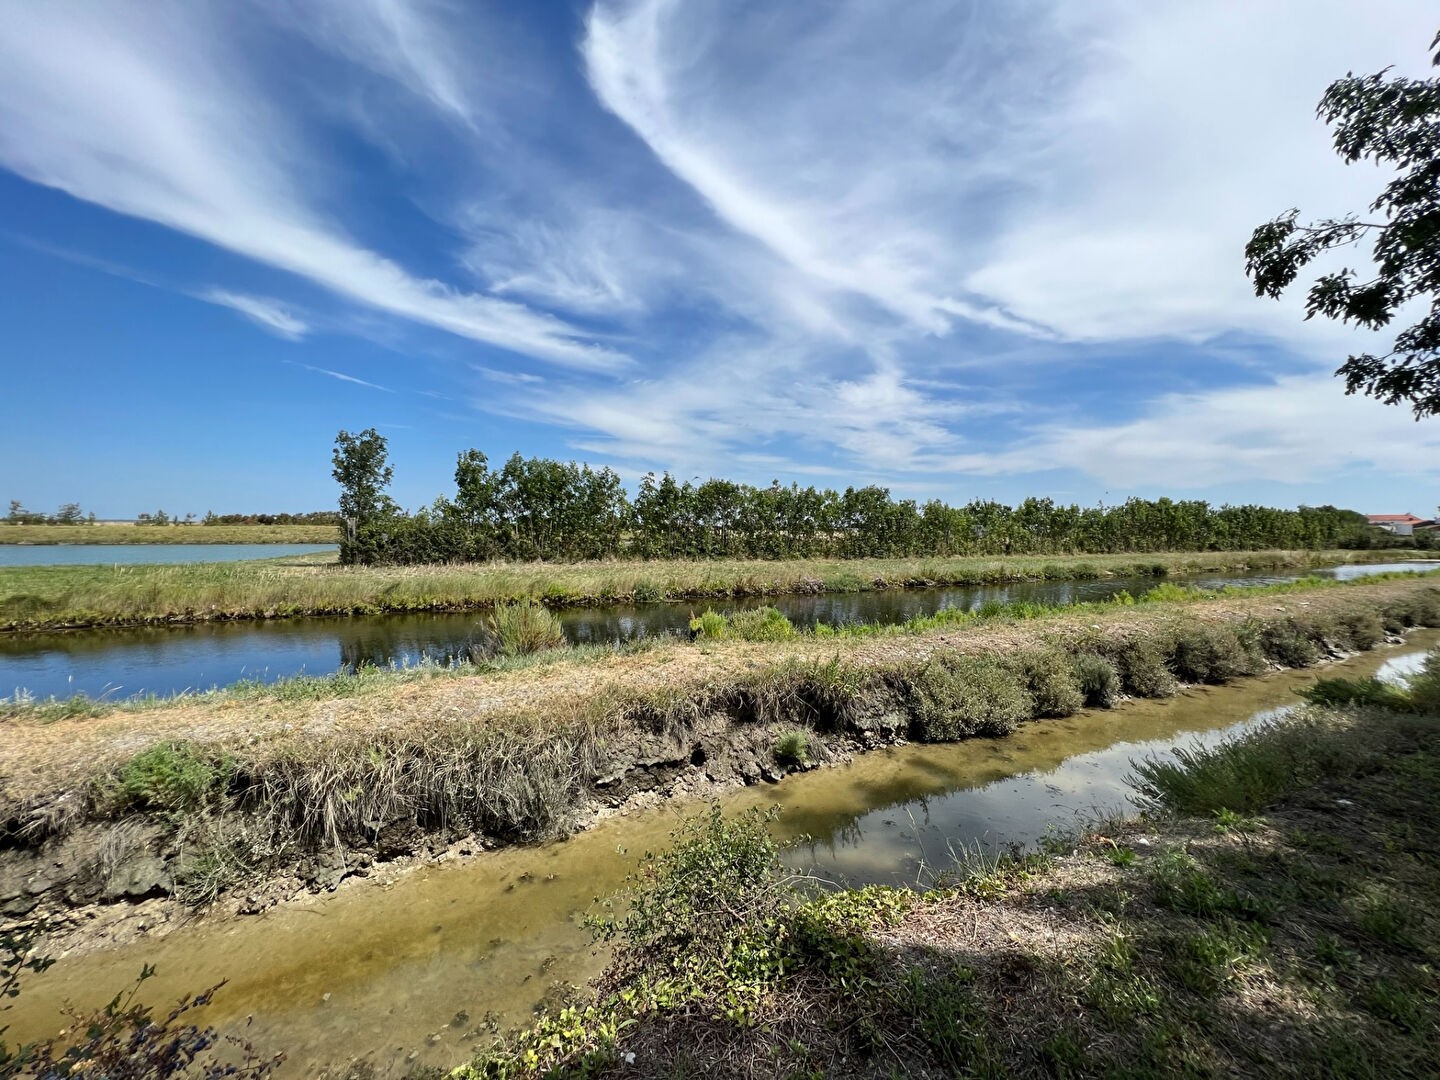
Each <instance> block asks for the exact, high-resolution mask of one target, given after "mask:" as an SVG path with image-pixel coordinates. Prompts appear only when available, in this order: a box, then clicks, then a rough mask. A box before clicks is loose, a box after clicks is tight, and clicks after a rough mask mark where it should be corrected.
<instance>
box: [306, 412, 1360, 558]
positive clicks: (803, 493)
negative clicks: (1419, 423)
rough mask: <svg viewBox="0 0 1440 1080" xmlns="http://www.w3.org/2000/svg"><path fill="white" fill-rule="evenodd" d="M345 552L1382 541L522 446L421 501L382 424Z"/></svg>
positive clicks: (352, 491) (913, 551) (496, 553)
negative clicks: (409, 489) (400, 484)
mask: <svg viewBox="0 0 1440 1080" xmlns="http://www.w3.org/2000/svg"><path fill="white" fill-rule="evenodd" d="M332 463H333V465H334V469H333V472H332V475H333V476H334V477H335V479H336V481H337V482H338V483H339V484H340V490H341V494H340V517H341V518H342V521H343V524H344V530H343V538H342V541H341V546H340V557H341V561H342V562H345V563H352V564H354V563H359V564H416V563H445V562H482V561H488V560H492V559H512V560H534V559H542V560H548V561H557V562H559V561H575V560H580V559H602V558H638V559H714V558H747V559H789V558H812V557H830V558H867V557H897V556H928V555H935V556H943V555H1049V554H1054V555H1060V554H1091V553H1094V554H1102V553H1119V552H1160V551H1206V550H1211V551H1227V550H1228V551H1239V550H1251V549H1261V548H1324V547H1369V546H1372V544H1377V543H1380V542H1381V541H1380V540H1379V538H1377V537H1376V536H1375V530H1373V529H1372V528H1371V527H1370V525H1369V523H1368V522H1367V521H1366V519H1365V516H1364V515H1362V514H1359V513H1356V512H1355V511H1352V510H1340V509H1337V508H1335V507H1333V506H1320V507H1307V506H1302V507H1300V508H1299V509H1297V510H1274V509H1270V508H1268V507H1263V506H1249V505H1247V506H1220V507H1212V506H1211V505H1209V504H1208V503H1206V502H1203V501H1199V500H1185V501H1175V500H1171V499H1157V500H1153V501H1152V500H1146V499H1128V500H1127V501H1126V502H1124V503H1122V504H1121V505H1119V506H1111V507H1106V506H1098V507H1088V508H1082V507H1079V506H1075V505H1062V504H1057V503H1056V502H1054V501H1053V500H1051V499H1048V498H1044V499H1034V498H1032V499H1026V500H1025V501H1024V502H1022V503H1021V504H1020V505H1019V506H1016V507H1010V506H1006V505H1004V504H1002V503H997V502H993V501H989V500H975V501H972V502H970V503H968V504H966V505H964V506H949V505H947V504H945V503H943V502H941V501H940V500H938V499H932V500H930V501H929V502H926V503H923V504H921V503H917V502H915V501H914V500H911V499H895V498H892V497H891V495H890V492H889V490H888V489H886V488H883V487H875V486H868V487H862V488H856V487H847V488H846V489H845V490H844V491H843V492H837V491H834V490H830V489H824V490H821V489H817V488H814V487H804V488H802V487H800V486H799V485H798V484H790V485H789V486H788V487H787V486H784V485H782V484H780V483H779V482H778V481H777V482H775V483H774V484H772V485H771V486H769V487H764V488H759V487H752V486H750V485H748V484H737V483H734V482H732V481H729V480H716V479H711V480H706V481H704V482H703V483H699V484H693V483H690V482H686V483H683V484H681V483H677V482H676V480H675V478H674V477H672V476H671V475H670V474H669V473H665V474H662V475H661V476H658V477H657V476H656V475H655V474H654V473H649V474H647V475H646V476H645V477H644V479H642V480H641V481H640V484H639V486H638V489H637V491H636V493H635V497H634V498H633V499H631V498H630V497H628V496H627V494H626V492H625V489H624V488H623V487H622V486H621V483H620V477H619V476H618V475H617V474H616V473H615V472H614V471H613V470H612V469H608V468H600V469H595V468H592V467H591V466H589V465H583V464H577V463H575V462H561V461H552V460H548V459H546V458H525V457H522V456H521V455H520V454H518V453H516V454H514V455H512V456H511V457H510V458H509V459H508V460H507V461H506V462H505V464H504V465H503V466H501V467H500V468H499V469H492V468H491V466H490V462H489V459H488V458H487V457H486V456H485V455H484V454H483V453H481V452H480V451H479V450H467V451H466V452H465V453H463V454H461V455H460V456H459V459H458V461H457V462H456V467H455V486H456V491H455V495H454V496H453V497H448V498H447V497H445V496H442V497H440V498H438V499H436V500H435V502H434V503H433V504H431V505H430V506H427V507H423V508H421V509H419V510H417V511H415V512H413V513H407V512H405V511H403V510H401V509H400V508H399V507H398V506H397V505H396V504H395V503H394V502H393V500H391V498H390V496H389V495H387V494H386V493H385V488H386V487H388V486H389V484H390V481H391V479H392V477H393V469H392V468H391V466H390V465H389V464H388V462H387V450H386V442H385V439H384V437H382V436H381V435H379V434H377V433H376V432H375V430H374V429H373V428H371V429H367V430H365V431H362V432H360V433H359V434H358V435H352V434H350V433H349V432H346V431H342V432H340V433H339V435H338V436H337V438H336V441H335V452H334V455H333V457H332Z"/></svg>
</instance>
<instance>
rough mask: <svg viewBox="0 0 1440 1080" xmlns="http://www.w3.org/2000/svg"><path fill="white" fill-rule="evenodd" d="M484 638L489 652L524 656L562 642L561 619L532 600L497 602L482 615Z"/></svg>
mask: <svg viewBox="0 0 1440 1080" xmlns="http://www.w3.org/2000/svg"><path fill="white" fill-rule="evenodd" d="M483 637H484V640H485V644H486V647H487V648H488V649H489V651H490V652H492V653H497V654H499V655H500V656H525V655H528V654H530V653H537V652H544V651H545V650H546V649H559V648H562V647H563V646H564V645H565V631H564V629H563V628H562V627H561V625H560V620H559V619H557V618H556V617H555V615H554V613H553V612H551V611H550V610H549V609H548V608H546V607H545V605H543V604H537V603H535V602H534V601H532V600H522V601H520V602H519V603H516V604H496V605H495V608H494V610H492V611H491V612H490V614H489V615H487V616H486V617H485V622H484V629H483Z"/></svg>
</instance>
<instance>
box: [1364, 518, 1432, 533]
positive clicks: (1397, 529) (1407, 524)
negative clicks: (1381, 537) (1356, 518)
mask: <svg viewBox="0 0 1440 1080" xmlns="http://www.w3.org/2000/svg"><path fill="white" fill-rule="evenodd" d="M1369 521H1370V524H1371V525H1374V526H1376V527H1377V528H1380V529H1384V530H1385V531H1386V532H1388V533H1394V534H1395V535H1396V536H1410V535H1412V534H1413V533H1414V532H1415V526H1416V525H1428V524H1429V522H1428V521H1426V520H1425V519H1424V518H1418V517H1416V516H1415V515H1414V514H1370V515H1369Z"/></svg>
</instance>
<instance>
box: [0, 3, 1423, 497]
mask: <svg viewBox="0 0 1440 1080" xmlns="http://www.w3.org/2000/svg"><path fill="white" fill-rule="evenodd" d="M1431 18H1432V13H1431V12H1429V11H1428V10H1427V5H1425V4H1423V3H1421V2H1420V0H1375V3H1374V4H1372V5H1369V6H1367V7H1366V8H1365V9H1364V10H1361V9H1360V8H1357V7H1356V6H1355V5H1353V4H1350V3H1348V2H1345V0H1316V2H1315V3H1314V4H1313V5H1310V6H1308V7H1307V8H1306V13H1305V18H1303V19H1302V18H1299V17H1298V16H1297V15H1296V13H1295V11H1294V10H1293V9H1287V8H1284V7H1281V6H1274V5H1272V6H1269V7H1256V6H1255V5H1252V4H1246V3H1243V2H1242V0H1207V2H1206V3H1204V4H1196V5H1182V6H1176V5H1135V4H1131V3H1128V2H1124V0H1113V2H1112V0H1098V2H1096V3H1093V4H1087V5H1073V4H1065V3H1062V2H1061V0H1022V2H1020V3H1016V4H1009V5H996V4H987V3H984V2H982V0H913V2H912V3H908V4H907V5H906V7H905V17H904V18H897V17H896V16H895V13H894V10H893V7H892V6H890V5H885V4H881V3H877V2H875V0H835V2H834V3H827V4H824V5H804V4H795V5H775V4H773V3H766V2H763V0H755V2H748V0H596V2H594V3H593V4H590V5H588V6H587V7H586V8H584V9H583V10H577V9H573V8H571V7H569V6H566V5H532V6H529V7H526V8H524V9H523V13H521V14H509V13H507V14H505V15H504V16H503V17H502V16H500V15H497V14H496V12H495V10H494V9H493V8H491V7H490V6H480V5H465V4H456V3H453V2H446V0H354V2H353V3H351V2H346V0H254V2H253V3H251V4H248V5H243V6H225V5H194V4H185V3H180V2H175V0H158V2H156V3H153V4H139V3H125V2H122V0H115V2H113V3H105V4H94V5H86V4H82V3H79V2H78V0H76V2H61V0H57V2H56V3H53V4H46V5H30V6H22V7H20V8H18V9H17V10H16V12H14V13H12V17H11V18H10V19H8V20H7V22H6V25H4V26H3V27H0V165H3V166H5V167H7V168H9V169H11V170H12V171H14V172H16V173H17V174H19V175H20V176H23V177H25V178H27V179H29V180H31V181H34V182H35V183H38V184H43V185H48V186H50V187H52V188H55V189H58V190H60V191H64V192H68V193H69V194H71V195H73V196H75V197H76V198H78V199H82V200H86V201H89V202H91V203H94V204H96V205H99V206H102V207H106V208H108V209H110V210H113V211H115V212H117V213H119V214H125V215H129V216H131V217H135V218H139V219H142V220H144V221H148V222H153V223H156V224H158V225H162V226H165V227H167V228H169V229H173V230H176V231H178V232H182V233H185V234H187V235H189V236H192V237H197V238H199V239H202V240H204V241H206V242H208V243H210V244H213V245H216V246H217V247H219V248H222V249H224V250H226V251H228V252H231V253H234V254H237V255H240V256H243V257H244V258H245V259H248V260H251V261H253V262H255V263H258V264H261V265H262V266H263V267H264V268H268V269H270V270H281V271H285V273H284V274H275V273H269V272H265V271H263V270H262V271H261V275H263V278H262V283H260V284H256V283H255V276H249V277H246V276H242V275H239V274H237V275H234V276H226V277H221V276H219V275H217V274H216V273H213V272H211V271H210V270H209V269H208V268H207V269H206V270H205V271H204V272H203V276H201V277H200V278H199V280H202V281H205V282H223V284H214V285H211V286H207V287H206V288H203V289H197V288H196V287H195V286H194V281H195V280H196V279H195V278H194V277H190V278H188V279H187V280H186V281H185V282H184V284H182V285H179V286H164V287H167V288H175V289H176V291H183V292H187V293H189V294H190V295H195V296H197V297H199V298H200V299H204V300H206V301H207V302H211V303H219V304H222V305H224V306H227V307H230V308H233V309H234V310H236V311H238V312H239V313H241V314H242V315H244V316H245V317H246V318H248V319H250V320H251V321H253V322H255V323H257V324H258V325H260V326H262V327H263V328H265V329H266V330H267V331H269V332H272V333H276V334H278V335H280V336H282V337H288V338H290V340H292V341H295V342H297V348H296V349H295V350H289V351H293V352H294V354H295V355H297V356H300V355H303V356H307V357H310V358H311V359H316V360H319V361H320V362H319V363H314V364H312V365H309V366H310V369H311V370H313V371H315V372H316V373H318V374H321V375H325V376H327V377H330V378H335V379H340V380H342V381H349V382H352V383H358V384H360V385H364V386H368V387H372V388H375V389H379V390H387V389H388V387H387V386H384V385H381V383H389V384H391V385H393V386H396V387H401V386H403V385H404V383H402V382H400V381H397V380H398V379H399V378H400V376H396V379H391V378H388V377H385V376H379V379H380V382H377V383H369V382H366V381H365V380H360V379H356V378H355V377H353V376H347V375H345V374H343V371H342V370H341V369H343V368H345V367H347V366H348V363H347V361H346V360H344V359H341V360H336V361H331V360H329V359H327V358H326V357H324V356H322V355H320V354H319V353H318V350H320V349H322V348H324V347H325V346H326V345H327V344H331V343H333V338H334V337H335V335H333V334H330V333H325V334H320V333H316V332H315V330H316V329H320V328H323V329H326V330H330V329H337V330H340V331H343V332H348V333H355V334H360V335H361V336H366V337H369V338H373V339H375V341H376V342H378V343H379V344H381V345H383V347H384V349H385V350H386V351H387V353H389V354H393V355H395V356H396V357H397V362H398V363H403V364H407V365H408V364H410V363H412V362H413V361H415V360H423V361H424V362H426V363H427V364H429V363H430V362H431V361H435V363H434V366H433V376H434V378H435V380H436V382H437V383H441V384H442V385H443V388H444V390H445V393H443V394H441V393H440V392H439V391H438V390H437V391H432V393H435V394H436V395H437V396H440V397H446V398H453V399H456V400H469V401H470V403H471V405H472V407H473V408H474V409H475V410H476V411H483V412H487V413H490V414H492V415H491V416H490V417H487V421H495V422H496V423H497V424H499V425H500V426H499V428H498V430H500V431H505V432H509V431H517V430H518V431H520V432H521V433H522V435H523V438H524V440H526V445H534V443H533V442H530V441H529V440H531V437H532V436H535V439H536V440H537V441H538V442H539V443H541V444H544V443H545V442H546V440H548V441H549V443H550V452H553V453H556V454H568V453H570V452H574V451H583V452H585V453H587V454H594V455H598V456H600V457H602V458H604V459H605V460H607V461H612V462H616V463H623V464H625V465H626V466H627V467H628V468H630V469H631V470H632V471H633V470H643V469H646V468H671V469H673V470H676V471H684V472H686V474H687V475H690V474H691V473H695V474H702V475H708V474H711V473H727V472H733V471H735V470H737V469H743V470H747V472H748V474H749V475H750V478H752V479H760V480H767V479H769V476H770V475H775V474H776V473H779V474H781V475H785V474H795V475H807V476H840V477H845V478H846V482H849V481H850V480H867V481H876V482H882V483H907V482H919V481H923V482H924V483H926V484H931V485H934V484H937V483H940V482H941V480H942V479H943V480H944V481H945V483H947V484H953V485H955V486H959V485H965V484H971V483H978V482H981V481H986V480H988V479H989V478H995V477H1006V478H1010V479H1011V481H1012V482H1013V484H1014V486H1015V488H1016V490H1023V489H1024V486H1025V484H1026V480H1025V479H1024V478H1025V477H1029V476H1033V475H1035V474H1039V473H1048V472H1054V471H1056V470H1063V471H1068V472H1069V473H1071V474H1074V475H1072V476H1070V477H1069V478H1068V479H1067V480H1066V486H1067V488H1068V487H1069V486H1070V481H1071V480H1074V481H1075V486H1076V487H1077V488H1083V486H1084V484H1085V483H1089V482H1090V481H1093V482H1094V483H1095V484H1117V485H1127V484H1134V483H1138V482H1140V480H1141V479H1142V478H1143V476H1144V475H1146V470H1147V469H1150V468H1151V467H1152V466H1151V465H1150V464H1147V463H1158V464H1154V465H1153V468H1154V469H1155V470H1156V471H1159V470H1160V469H1162V468H1163V469H1173V470H1182V471H1183V476H1182V475H1181V474H1180V473H1176V474H1175V475H1176V476H1177V477H1179V479H1177V480H1176V481H1175V483H1174V485H1173V486H1177V487H1178V486H1181V484H1191V485H1194V484H1201V485H1205V484H1209V485H1220V484H1224V483H1227V482H1234V483H1246V482H1249V481H1251V480H1254V479H1256V478H1266V479H1274V480H1276V481H1277V482H1278V479H1279V478H1280V477H1282V476H1284V475H1286V473H1287V470H1288V471H1289V473H1290V474H1291V475H1294V476H1305V477H1311V478H1320V479H1323V475H1324V473H1325V470H1327V469H1329V470H1332V471H1333V470H1342V471H1344V470H1353V469H1356V468H1359V469H1370V470H1375V471H1379V470H1385V471H1388V472H1393V471H1394V470H1396V469H1398V468H1399V466H1400V452H1399V451H1398V450H1396V449H1395V448H1396V447H1404V446H1407V445H1421V446H1424V447H1426V448H1428V447H1429V446H1430V443H1429V442H1426V441H1425V438H1428V436H1425V437H1424V438H1422V439H1421V441H1420V442H1419V443H1418V444H1415V443H1414V441H1413V440H1412V439H1411V436H1410V433H1411V432H1412V431H1413V430H1414V429H1413V427H1412V425H1411V424H1410V422H1409V420H1408V417H1407V416H1406V415H1405V414H1404V413H1403V412H1402V411H1401V410H1385V409H1383V408H1378V407H1376V408H1373V409H1369V408H1366V409H1360V408H1358V406H1360V405H1366V404H1367V403H1360V402H1356V401H1355V400H1353V399H1344V398H1343V397H1342V396H1341V394H1340V390H1339V388H1338V387H1337V386H1336V385H1335V384H1334V383H1333V382H1332V381H1331V380H1329V379H1328V377H1325V376H1321V375H1316V376H1314V377H1313V378H1312V377H1311V376H1310V374H1309V373H1310V372H1318V371H1322V370H1328V369H1330V368H1333V366H1334V364H1335V363H1336V362H1337V361H1338V358H1339V357H1340V356H1341V355H1343V353H1344V352H1345V351H1346V350H1347V349H1348V348H1350V347H1351V346H1352V345H1353V344H1354V342H1355V337H1354V335H1353V334H1352V333H1351V332H1350V331H1345V330H1343V329H1342V330H1337V329H1336V328H1334V327H1331V326H1327V325H1324V324H1323V323H1321V322H1319V321H1312V322H1310V323H1308V324H1307V323H1305V322H1304V321H1303V320H1302V319H1301V317H1300V315H1301V311H1300V308H1299V305H1298V304H1296V303H1293V302H1287V303H1286V304H1273V303H1268V302H1262V301H1258V300H1256V299H1255V298H1254V297H1253V296H1252V295H1250V292H1249V289H1248V287H1247V285H1246V282H1245V280H1244V277H1243V273H1242V272H1241V265H1240V264H1241V256H1240V248H1241V246H1242V245H1243V243H1244V240H1245V238H1246V236H1247V235H1248V232H1249V230H1250V229H1251V228H1252V227H1253V226H1254V225H1255V224H1256V223H1257V222H1258V221H1259V220H1262V219H1264V218H1267V217H1269V216H1271V215H1273V214H1274V213H1275V212H1277V211H1279V210H1282V209H1284V208H1285V207H1286V206H1288V205H1290V204H1291V203H1292V202H1296V201H1299V202H1301V204H1302V206H1303V207H1305V208H1306V209H1307V211H1308V210H1310V209H1313V210H1314V211H1315V212H1316V213H1325V212H1330V211H1333V210H1344V209H1347V208H1350V207H1353V206H1357V205H1361V204H1363V203H1364V202H1365V201H1366V199H1367V198H1368V196H1369V194H1370V188H1371V187H1373V186H1374V175H1373V173H1368V172H1364V171H1362V170H1358V169H1354V170H1347V169H1345V167H1344V166H1342V165H1340V164H1339V163H1338V162H1337V161H1336V160H1335V158H1334V155H1333V153H1332V152H1331V150H1330V148H1329V146H1328V144H1327V142H1326V137H1325V133H1324V131H1323V130H1322V129H1321V127H1320V125H1318V124H1315V123H1313V122H1311V120H1310V117H1311V114H1312V109H1313V103H1314V101H1315V99H1316V97H1317V96H1318V95H1319V93H1320V91H1321V90H1322V89H1323V86H1324V85H1325V83H1326V82H1328V81H1329V80H1330V79H1331V78H1333V77H1334V76H1335V75H1337V74H1339V73H1340V72H1342V71H1344V70H1345V69H1347V68H1355V69H1358V70H1366V69H1371V68H1378V67H1381V66H1383V65H1384V64H1387V63H1391V62H1394V61H1397V60H1399V61H1404V59H1405V57H1406V56H1407V55H1409V53H1408V52H1407V49H1408V50H1410V51H1411V52H1413V53H1414V56H1415V59H1416V63H1417V64H1418V63H1420V62H1423V48H1421V47H1420V46H1417V45H1416V44H1415V43H1416V42H1420V43H1422V45H1423V41H1424V40H1428V37H1429V33H1430V31H1429V28H1428V22H1429V20H1431ZM1412 46H1414V47H1413V48H1412ZM124 258H125V260H126V261H130V259H131V255H130V252H129V251H126V252H125V254H124ZM146 273H147V274H149V270H148V269H147V271H146ZM287 275H289V276H287ZM174 277H175V275H174V274H173V273H167V272H158V273H154V274H150V280H149V283H152V284H153V283H156V282H157V281H163V280H167V279H173V278H174ZM292 277H293V282H294V284H295V285H296V286H297V288H296V290H295V291H294V292H293V293H292V292H291V291H290V290H289V289H287V288H286V285H287V283H289V282H290V280H291V278H292ZM136 280H146V278H145V277H141V276H137V277H136ZM233 282H243V284H232V283H233ZM311 286H319V287H320V288H321V289H322V290H325V291H328V293H330V294H332V295H333V296H335V297H338V298H340V300H341V301H342V305H343V306H344V307H345V308H346V312H345V316H344V317H343V318H337V317H334V314H333V313H331V312H327V311H326V308H325V305H324V304H323V303H322V302H317V300H316V290H315V289H314V288H313V287H311ZM362 323H363V324H364V328H363V329H360V328H358V327H360V325H361V324H362ZM417 327H418V328H422V329H423V328H438V329H441V330H444V331H447V332H448V334H449V335H452V336H450V337H447V336H444V335H424V334H419V333H415V332H414V329H415V328H417ZM436 342H439V344H436ZM301 349H303V350H307V351H305V352H301V351H300V350H301ZM496 349H501V350H507V351H509V352H511V353H513V354H518V355H519V356H523V357H528V358H533V359H534V360H537V361H540V362H541V364H543V365H545V366H544V367H542V366H540V365H537V364H532V363H529V362H528V361H521V360H516V359H515V358H514V357H507V356H503V355H497V353H496V351H495V350H496ZM308 350H317V352H316V353H310V352H308ZM366 370H367V371H369V370H370V369H368V368H367V369H366ZM541 371H543V375H542V374H537V372H541ZM1082 371H1083V379H1084V380H1088V382H1089V385H1082V384H1081V379H1082V376H1080V375H1079V374H1078V373H1079V372H1082ZM1297 373H1298V374H1297ZM430 375H431V372H430V371H427V377H429V376H430ZM1327 394H1328V395H1329V397H1330V398H1332V399H1333V402H1327V400H1326V396H1327ZM406 397H409V395H408V394H404V395H401V398H406ZM1297 409H1298V411H1297ZM1192 417H1200V418H1203V419H1202V420H1201V421H1194V420H1192V419H1191V418H1192ZM497 418H498V419H497ZM447 419H448V420H454V417H449V418H447ZM521 424H524V425H527V426H525V427H524V428H521V427H520V425H521ZM1327 426H1328V427H1329V428H1331V429H1332V430H1336V431H1340V432H1342V433H1343V434H1342V435H1341V436H1339V437H1335V438H1332V439H1331V440H1330V445H1323V444H1324V442H1325V440H1324V439H1322V438H1321V437H1319V436H1317V435H1316V430H1317V429H1319V428H1324V427H1327ZM1292 428H1293V429H1303V430H1292ZM537 432H538V433H539V434H538V435H536V433H537ZM1387 433H1388V434H1387ZM497 437H498V436H497ZM517 441H519V440H517ZM1353 462H1359V463H1360V464H1359V465H1355V464H1352V463H1353ZM771 470H774V472H771ZM917 478H918V480H917ZM1317 482H1319V480H1317ZM952 490H953V488H952Z"/></svg>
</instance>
